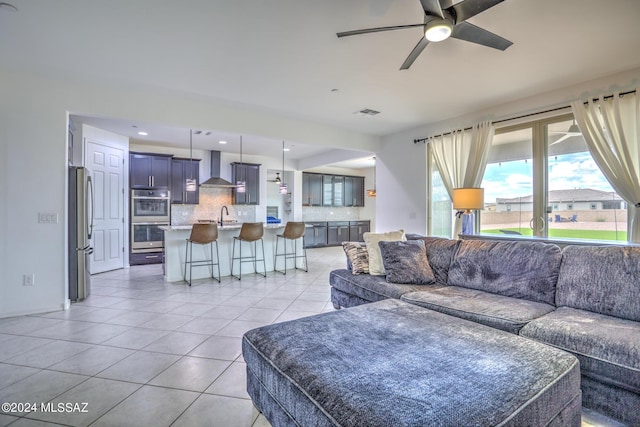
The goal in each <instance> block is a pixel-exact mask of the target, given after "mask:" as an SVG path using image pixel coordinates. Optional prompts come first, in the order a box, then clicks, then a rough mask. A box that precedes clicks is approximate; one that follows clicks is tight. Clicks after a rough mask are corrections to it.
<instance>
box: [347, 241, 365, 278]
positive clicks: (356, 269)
mask: <svg viewBox="0 0 640 427" xmlns="http://www.w3.org/2000/svg"><path fill="white" fill-rule="evenodd" d="M342 249H344V253H345V254H346V255H347V260H348V261H349V265H351V268H350V270H351V273H352V274H356V275H357V274H369V253H368V252H367V246H366V245H365V244H364V243H362V242H342Z"/></svg>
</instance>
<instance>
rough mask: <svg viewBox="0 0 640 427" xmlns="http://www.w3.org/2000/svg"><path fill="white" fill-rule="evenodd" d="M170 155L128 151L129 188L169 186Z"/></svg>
mask: <svg viewBox="0 0 640 427" xmlns="http://www.w3.org/2000/svg"><path fill="white" fill-rule="evenodd" d="M171 157H172V156H171V155H163V154H149V153H129V186H130V187H131V188H169V187H170V181H171Z"/></svg>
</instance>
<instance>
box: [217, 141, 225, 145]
mask: <svg viewBox="0 0 640 427" xmlns="http://www.w3.org/2000/svg"><path fill="white" fill-rule="evenodd" d="M218 143H219V144H226V143H227V141H218Z"/></svg>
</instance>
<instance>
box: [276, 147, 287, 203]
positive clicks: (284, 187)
mask: <svg viewBox="0 0 640 427" xmlns="http://www.w3.org/2000/svg"><path fill="white" fill-rule="evenodd" d="M278 178H279V176H278V177H276V182H280V194H287V184H285V183H284V181H279V180H278ZM282 178H283V179H284V140H282Z"/></svg>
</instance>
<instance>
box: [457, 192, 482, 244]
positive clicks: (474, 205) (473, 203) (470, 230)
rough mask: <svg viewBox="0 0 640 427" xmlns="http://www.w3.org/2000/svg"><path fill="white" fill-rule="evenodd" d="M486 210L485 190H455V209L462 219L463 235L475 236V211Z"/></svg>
mask: <svg viewBox="0 0 640 427" xmlns="http://www.w3.org/2000/svg"><path fill="white" fill-rule="evenodd" d="M483 208H484V189H483V188H454V189H453V209H455V210H457V211H458V212H457V213H456V216H459V217H461V218H462V234H474V223H475V221H474V215H473V211H474V210H476V209H483Z"/></svg>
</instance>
